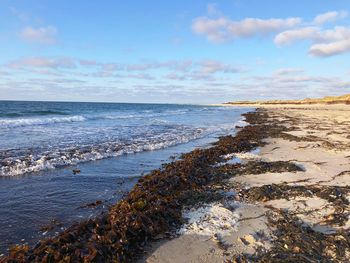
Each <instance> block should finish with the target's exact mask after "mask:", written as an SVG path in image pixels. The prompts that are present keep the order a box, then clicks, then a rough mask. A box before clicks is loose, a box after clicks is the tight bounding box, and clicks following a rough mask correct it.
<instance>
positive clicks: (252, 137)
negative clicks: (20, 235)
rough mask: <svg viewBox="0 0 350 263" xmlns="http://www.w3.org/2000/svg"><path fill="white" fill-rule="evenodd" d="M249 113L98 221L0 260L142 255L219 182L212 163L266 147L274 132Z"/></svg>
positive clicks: (142, 182)
mask: <svg viewBox="0 0 350 263" xmlns="http://www.w3.org/2000/svg"><path fill="white" fill-rule="evenodd" d="M264 114H265V113H264V112H263V111H256V112H251V113H247V114H245V118H246V121H247V122H249V123H252V124H260V125H248V126H245V127H243V128H241V129H240V130H239V131H238V132H237V134H236V135H235V136H234V137H233V136H225V137H221V138H219V140H218V141H217V142H216V143H215V144H214V145H213V146H212V147H210V148H206V149H196V150H194V151H192V152H190V153H187V154H183V155H182V156H181V158H180V159H179V160H177V161H174V162H171V163H168V164H166V165H164V166H163V167H162V168H161V169H158V170H154V171H152V172H151V173H149V174H148V175H146V176H144V177H142V178H140V179H139V181H138V183H137V184H136V185H135V187H134V188H133V189H132V190H131V191H130V192H129V194H128V195H127V196H126V197H125V198H124V199H122V200H121V201H119V202H118V203H117V204H115V205H114V206H112V208H111V209H110V210H109V212H108V213H107V214H105V215H103V216H101V217H100V218H97V219H94V220H88V221H85V222H82V223H79V224H76V225H73V226H72V227H70V228H68V229H67V230H66V231H64V232H62V233H61V234H59V235H58V236H56V237H54V238H49V239H46V240H42V241H40V242H39V243H38V244H37V245H35V246H34V247H28V246H14V247H12V248H11V249H10V252H9V255H8V256H7V257H6V258H3V259H1V260H0V262H33V261H34V262H38V261H40V262H58V261H60V262H126V261H130V260H131V259H132V258H133V257H134V256H135V255H137V254H138V253H140V252H142V251H143V248H144V246H145V245H146V244H147V242H149V241H150V240H153V239H156V238H157V236H159V235H162V234H164V233H166V232H167V231H170V230H171V229H173V228H174V227H177V226H179V225H180V224H181V223H182V217H181V210H182V208H183V207H184V205H185V204H186V199H187V197H188V192H189V191H194V192H196V191H197V192H198V191H200V189H201V188H203V187H205V186H206V185H208V184H210V183H212V182H214V181H215V180H218V174H217V173H213V172H212V170H213V169H212V167H213V165H215V164H217V163H220V162H222V161H223V159H222V156H223V155H227V154H231V153H235V152H247V151H251V150H253V149H255V148H256V147H258V146H263V145H265V143H264V142H263V139H264V138H266V137H267V136H268V134H269V131H270V128H269V127H268V126H267V125H263V124H262V123H261V121H260V118H261V117H262V116H263V115H264Z"/></svg>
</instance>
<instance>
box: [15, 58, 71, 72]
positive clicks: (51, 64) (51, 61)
mask: <svg viewBox="0 0 350 263" xmlns="http://www.w3.org/2000/svg"><path fill="white" fill-rule="evenodd" d="M8 66H9V67H11V68H15V69H20V68H23V67H33V68H55V69H57V68H74V67H75V66H76V65H75V62H74V61H73V59H71V58H68V57H62V58H46V57H28V58H22V59H18V60H15V61H12V62H10V63H9V64H8Z"/></svg>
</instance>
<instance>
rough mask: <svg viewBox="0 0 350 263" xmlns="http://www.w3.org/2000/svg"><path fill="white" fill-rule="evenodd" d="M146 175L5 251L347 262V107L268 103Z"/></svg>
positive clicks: (69, 256)
mask: <svg viewBox="0 0 350 263" xmlns="http://www.w3.org/2000/svg"><path fill="white" fill-rule="evenodd" d="M243 116H244V117H245V121H246V124H245V125H243V124H240V125H238V126H236V130H237V132H236V133H235V134H234V135H226V136H223V137H220V138H219V140H218V141H217V142H215V143H214V144H212V145H211V146H207V147H201V148H197V149H195V150H193V151H191V152H189V153H186V154H183V155H181V156H180V157H179V158H178V159H176V160H174V161H172V162H169V163H167V164H164V165H163V167H162V168H161V169H156V170H153V171H151V172H150V173H148V174H146V175H145V176H143V177H141V178H140V179H139V180H138V182H137V183H136V185H135V186H134V188H133V189H132V190H131V191H130V192H129V193H128V194H126V195H125V196H124V198H123V199H122V200H121V201H119V202H117V203H116V204H114V205H112V206H111V207H110V209H109V211H108V213H107V214H105V215H104V216H102V217H99V218H96V219H91V220H88V221H85V222H81V223H79V224H76V225H74V226H72V227H70V228H68V229H67V230H65V231H64V232H62V233H61V234H59V235H58V236H56V237H53V238H50V239H46V240H42V241H41V242H39V243H38V244H36V245H35V246H34V247H29V246H16V247H13V248H12V250H10V256H9V257H8V258H4V259H3V261H4V262H6V261H7V260H9V259H17V260H18V259H25V260H27V261H34V260H43V259H45V260H48V259H51V260H64V261H71V260H73V261H82V260H85V261H97V262H110V261H119V262H130V261H134V262H225V261H228V262H245V261H252V262H271V261H272V262H281V261H292V260H294V261H298V262H317V261H331V260H333V261H336V262H346V261H347V260H348V258H349V256H350V242H349V241H350V236H349V234H350V233H349V229H348V228H349V227H350V221H349V218H348V216H349V213H350V206H349V201H350V186H349V183H350V180H349V175H350V164H349V159H350V138H349V130H350V120H349V117H348V116H350V107H349V106H348V105H332V106H327V105H319V106H315V105H312V106H311V107H308V106H305V105H304V106H303V107H291V106H288V107H286V106H283V107H276V106H274V107H268V108H267V107H266V108H259V109H257V110H252V111H250V112H249V113H244V114H243Z"/></svg>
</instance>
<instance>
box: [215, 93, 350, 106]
mask: <svg viewBox="0 0 350 263" xmlns="http://www.w3.org/2000/svg"><path fill="white" fill-rule="evenodd" d="M313 104H316V105H317V104H322V105H330V104H350V94H345V95H342V96H327V97H324V98H315V99H310V98H306V99H302V100H260V101H259V100H258V101H232V102H231V101H230V102H225V103H222V104H219V105H223V106H224V105H226V106H227V105H234V106H257V105H313Z"/></svg>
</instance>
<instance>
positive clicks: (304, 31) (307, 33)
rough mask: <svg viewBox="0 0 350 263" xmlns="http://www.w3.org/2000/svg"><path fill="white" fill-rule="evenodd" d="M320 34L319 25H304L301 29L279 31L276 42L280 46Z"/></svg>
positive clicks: (313, 37)
mask: <svg viewBox="0 0 350 263" xmlns="http://www.w3.org/2000/svg"><path fill="white" fill-rule="evenodd" d="M318 36H319V28H318V27H304V28H299V29H292V30H286V31H284V32H282V33H279V34H278V35H277V36H276V37H275V39H274V42H275V44H276V45H278V46H282V45H288V44H291V43H294V42H296V41H300V40H305V39H315V38H317V37H318Z"/></svg>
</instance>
